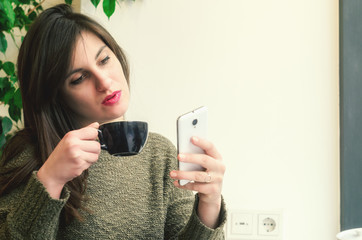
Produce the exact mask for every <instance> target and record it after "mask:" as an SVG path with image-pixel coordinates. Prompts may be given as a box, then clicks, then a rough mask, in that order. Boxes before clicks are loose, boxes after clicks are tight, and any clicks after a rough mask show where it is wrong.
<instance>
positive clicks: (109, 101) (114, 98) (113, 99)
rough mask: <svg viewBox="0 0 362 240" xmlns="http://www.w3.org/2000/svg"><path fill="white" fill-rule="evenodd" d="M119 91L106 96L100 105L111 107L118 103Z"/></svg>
mask: <svg viewBox="0 0 362 240" xmlns="http://www.w3.org/2000/svg"><path fill="white" fill-rule="evenodd" d="M121 94H122V92H121V91H114V92H113V93H112V94H110V95H108V96H107V97H105V98H104V100H103V102H102V104H103V105H113V104H115V103H117V102H118V101H119V99H120V98H121Z"/></svg>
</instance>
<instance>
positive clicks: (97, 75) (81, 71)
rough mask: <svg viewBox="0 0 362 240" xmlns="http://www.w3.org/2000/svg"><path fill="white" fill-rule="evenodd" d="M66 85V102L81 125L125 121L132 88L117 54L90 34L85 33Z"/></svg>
mask: <svg viewBox="0 0 362 240" xmlns="http://www.w3.org/2000/svg"><path fill="white" fill-rule="evenodd" d="M70 69H71V70H70V72H69V73H68V74H67V78H66V81H65V84H64V89H63V93H64V99H65V101H66V103H67V105H68V106H69V107H70V108H71V109H72V110H73V111H74V112H75V113H76V114H77V118H78V120H79V121H80V123H81V125H82V126H87V125H88V124H90V123H92V122H99V123H104V122H109V121H113V120H117V119H121V118H123V115H124V114H125V112H126V111H127V108H128V103H129V88H128V84H127V81H126V78H125V76H124V74H123V70H122V66H121V63H120V62H119V60H118V59H117V57H116V55H115V54H114V53H113V52H112V51H111V50H110V49H109V48H108V47H107V46H106V45H105V44H104V42H103V41H102V40H100V39H99V38H98V37H97V36H96V35H94V34H92V33H90V32H82V33H81V35H80V37H78V40H77V42H76V45H75V50H74V53H73V62H72V65H71V68H70Z"/></svg>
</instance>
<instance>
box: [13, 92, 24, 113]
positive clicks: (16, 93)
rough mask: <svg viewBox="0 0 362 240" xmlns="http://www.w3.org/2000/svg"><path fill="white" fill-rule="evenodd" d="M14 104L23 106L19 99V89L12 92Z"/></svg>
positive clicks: (19, 106)
mask: <svg viewBox="0 0 362 240" xmlns="http://www.w3.org/2000/svg"><path fill="white" fill-rule="evenodd" d="M14 104H15V105H16V106H17V107H18V108H20V109H21V108H23V103H22V100H21V91H20V89H19V88H18V89H16V91H15V93H14Z"/></svg>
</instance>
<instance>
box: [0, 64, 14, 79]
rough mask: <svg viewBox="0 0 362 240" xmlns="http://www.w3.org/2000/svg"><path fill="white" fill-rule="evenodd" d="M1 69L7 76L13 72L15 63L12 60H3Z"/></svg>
mask: <svg viewBox="0 0 362 240" xmlns="http://www.w3.org/2000/svg"><path fill="white" fill-rule="evenodd" d="M3 69H4V71H5V73H6V74H7V75H9V76H11V75H14V74H15V65H14V63H12V62H4V64H3Z"/></svg>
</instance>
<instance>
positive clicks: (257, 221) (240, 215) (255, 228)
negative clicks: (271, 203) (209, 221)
mask: <svg viewBox="0 0 362 240" xmlns="http://www.w3.org/2000/svg"><path fill="white" fill-rule="evenodd" d="M228 211H229V214H228V223H227V226H226V239H227V240H234V239H235V240H236V239H238V240H282V235H283V234H282V233H283V232H282V229H283V228H282V224H283V223H282V211H281V210H274V211H265V210H237V209H229V210H228Z"/></svg>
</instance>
